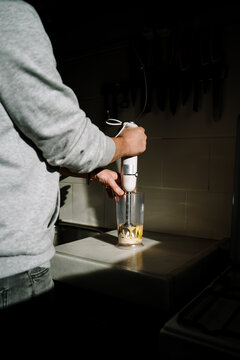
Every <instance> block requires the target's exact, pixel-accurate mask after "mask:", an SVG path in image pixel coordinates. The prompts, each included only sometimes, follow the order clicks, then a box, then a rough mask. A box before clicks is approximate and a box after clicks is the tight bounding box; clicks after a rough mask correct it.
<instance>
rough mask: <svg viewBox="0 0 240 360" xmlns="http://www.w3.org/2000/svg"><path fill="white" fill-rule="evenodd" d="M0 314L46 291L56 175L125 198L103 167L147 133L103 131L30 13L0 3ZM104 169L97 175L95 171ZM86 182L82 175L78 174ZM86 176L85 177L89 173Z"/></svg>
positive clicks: (136, 148)
mask: <svg viewBox="0 0 240 360" xmlns="http://www.w3.org/2000/svg"><path fill="white" fill-rule="evenodd" d="M0 33H1V36H0V79H1V81H0V135H1V140H0V308H1V309H4V308H6V307H9V306H11V305H14V304H19V303H21V302H23V301H25V300H28V299H31V298H34V297H36V296H39V295H41V294H44V293H45V292H48V291H50V289H51V288H52V286H53V281H52V279H51V275H50V272H49V267H50V260H51V258H52V257H53V255H54V246H53V237H54V224H55V221H56V219H57V216H58V213H59V171H60V169H61V168H62V169H68V171H70V172H73V173H75V174H90V180H91V172H92V171H94V173H93V176H92V180H93V179H94V181H97V182H99V183H102V184H103V185H105V186H107V187H108V186H109V187H111V188H112V189H113V191H114V192H115V193H117V194H118V195H123V190H122V189H121V187H120V186H119V182H118V175H117V174H116V173H115V172H113V171H110V170H108V169H105V170H104V169H103V168H104V167H105V166H107V165H108V164H110V163H112V162H114V161H116V160H117V159H119V158H121V157H123V156H133V155H139V154H141V153H142V152H144V151H145V148H146V135H145V133H144V129H143V128H141V127H138V128H136V129H132V128H131V129H125V130H124V131H123V132H122V133H121V135H120V136H119V137H118V138H110V137H108V136H106V135H105V134H104V133H102V132H101V131H100V130H99V129H98V127H96V126H95V125H94V124H93V123H92V122H91V121H90V119H88V118H87V117H86V114H85V113H84V111H82V110H81V109H80V108H79V104H78V101H77V98H76V96H75V94H74V93H73V91H72V90H71V89H70V88H69V87H67V86H66V85H64V84H63V82H62V80H61V77H60V75H59V73H58V71H57V69H56V62H55V58H54V55H53V51H52V47H51V43H50V40H49V38H48V36H47V34H46V32H45V30H44V27H43V25H42V22H41V20H40V17H39V16H38V14H37V12H36V11H35V9H34V8H33V7H32V6H31V5H30V4H28V3H26V2H24V1H21V0H0ZM96 169H101V170H99V171H98V170H96ZM79 176H84V175H79ZM88 176H89V175H88Z"/></svg>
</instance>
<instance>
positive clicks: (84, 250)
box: [52, 230, 228, 314]
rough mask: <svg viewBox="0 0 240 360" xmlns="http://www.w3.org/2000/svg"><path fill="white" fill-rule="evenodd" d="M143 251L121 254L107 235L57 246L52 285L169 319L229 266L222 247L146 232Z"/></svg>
mask: <svg viewBox="0 0 240 360" xmlns="http://www.w3.org/2000/svg"><path fill="white" fill-rule="evenodd" d="M143 243H144V246H141V247H139V248H138V249H134V250H133V249H131V250H126V249H119V248H117V247H116V244H117V232H116V231H115V230H114V231H110V232H107V233H103V234H100V235H97V236H95V237H87V238H84V239H81V240H76V241H73V242H69V243H66V244H62V245H58V246H56V254H55V256H54V258H53V260H52V275H53V279H54V280H56V281H59V282H63V283H67V284H71V285H74V286H78V287H81V288H83V289H88V290H94V291H96V292H99V293H102V294H106V295H111V296H114V297H117V298H120V299H124V300H127V301H130V302H133V303H138V304H144V305H147V306H148V305H150V306H153V307H157V308H158V309H159V310H161V311H163V313H165V314H167V313H171V312H173V311H175V310H177V309H178V308H179V307H181V306H182V305H183V304H184V303H185V302H186V301H188V300H189V299H190V298H191V297H192V296H194V295H195V294H196V293H197V292H198V291H200V290H201V289H202V288H203V287H204V286H205V285H206V284H207V283H208V282H209V281H211V280H212V279H213V278H214V277H215V276H216V275H217V274H218V273H219V271H221V270H222V269H223V268H224V267H225V264H226V263H227V261H228V260H227V255H226V253H227V252H226V251H225V250H224V249H223V244H224V243H223V242H222V241H219V240H212V239H203V238H191V237H182V236H174V235H168V234H161V233H156V232H149V231H146V232H145V233H144V238H143Z"/></svg>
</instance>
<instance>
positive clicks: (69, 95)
mask: <svg viewBox="0 0 240 360" xmlns="http://www.w3.org/2000/svg"><path fill="white" fill-rule="evenodd" d="M0 11H1V13H0V19H1V21H0V30H1V36H0V59H1V61H0V79H1V82H0V101H1V102H2V104H3V106H4V107H5V109H6V111H7V112H8V114H9V116H10V117H11V119H12V121H13V123H14V124H15V126H16V127H17V128H18V129H19V130H20V131H21V132H22V133H23V134H24V135H25V136H27V137H28V138H29V139H31V141H32V142H33V143H34V144H35V145H36V146H37V148H38V149H39V150H40V151H41V153H42V156H43V157H44V158H45V160H46V161H47V162H48V163H49V164H50V165H52V166H60V165H61V166H65V167H68V168H69V169H71V170H73V171H75V172H79V173H80V172H83V173H84V172H89V171H91V170H93V169H94V168H97V167H102V166H106V165H108V164H109V163H110V161H111V160H112V158H113V156H114V152H115V144H114V141H113V140H112V139H111V138H110V137H108V136H106V135H105V134H104V133H103V132H102V131H100V129H99V128H98V127H97V126H96V125H94V124H93V123H92V122H91V120H90V119H89V118H88V117H87V116H86V114H85V112H84V111H83V110H81V109H80V107H79V104H78V100H77V98H76V96H75V94H74V92H73V91H72V90H71V89H70V88H69V87H68V86H66V85H65V84H63V82H62V79H61V77H60V74H59V73H58V71H57V67H56V61H55V57H54V54H53V50H52V46H51V42H50V40H49V37H48V36H47V34H46V32H45V30H44V27H43V25H42V22H41V20H40V18H39V16H38V14H37V13H36V11H35V9H34V8H33V7H32V6H31V5H29V4H27V3H24V2H22V1H4V2H1V7H0Z"/></svg>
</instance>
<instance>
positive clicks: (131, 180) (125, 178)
mask: <svg viewBox="0 0 240 360" xmlns="http://www.w3.org/2000/svg"><path fill="white" fill-rule="evenodd" d="M124 126H125V127H137V125H136V124H135V123H134V122H128V123H124ZM137 162H138V157H137V156H131V157H125V158H123V159H122V162H121V163H122V166H121V183H122V186H123V189H124V190H125V191H126V221H125V223H124V224H123V231H124V232H125V234H126V236H129V233H130V230H129V228H130V227H131V226H132V224H131V193H132V191H133V190H135V189H136V184H137V176H138V173H137Z"/></svg>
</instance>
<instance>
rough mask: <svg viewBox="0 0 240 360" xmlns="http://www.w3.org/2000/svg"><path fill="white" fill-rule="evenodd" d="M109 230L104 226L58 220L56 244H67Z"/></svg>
mask: <svg viewBox="0 0 240 360" xmlns="http://www.w3.org/2000/svg"><path fill="white" fill-rule="evenodd" d="M107 231H109V229H106V228H102V227H94V226H87V225H80V224H73V223H67V222H60V221H59V222H58V223H57V224H56V227H55V239H54V245H61V244H66V243H69V242H72V241H76V240H80V239H85V238H87V237H89V236H96V235H100V234H103V233H105V232H107Z"/></svg>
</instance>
